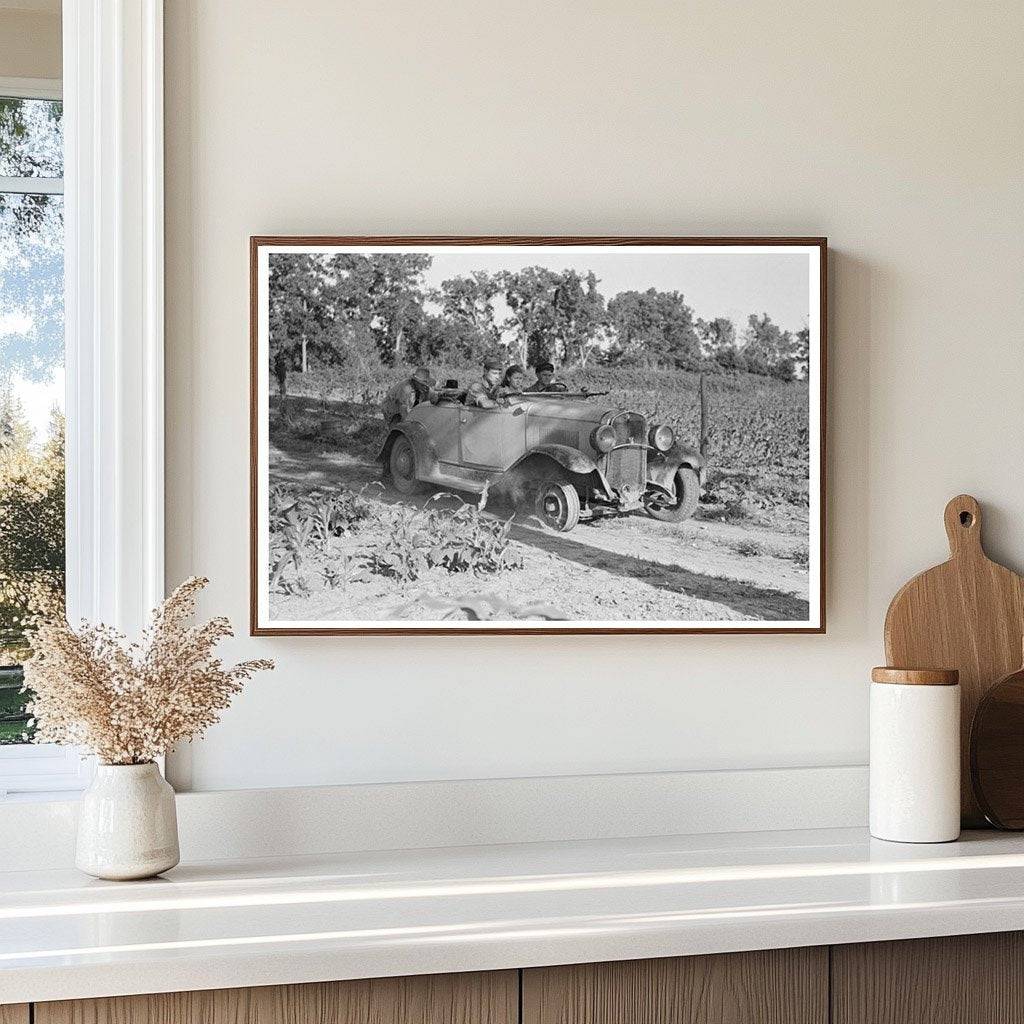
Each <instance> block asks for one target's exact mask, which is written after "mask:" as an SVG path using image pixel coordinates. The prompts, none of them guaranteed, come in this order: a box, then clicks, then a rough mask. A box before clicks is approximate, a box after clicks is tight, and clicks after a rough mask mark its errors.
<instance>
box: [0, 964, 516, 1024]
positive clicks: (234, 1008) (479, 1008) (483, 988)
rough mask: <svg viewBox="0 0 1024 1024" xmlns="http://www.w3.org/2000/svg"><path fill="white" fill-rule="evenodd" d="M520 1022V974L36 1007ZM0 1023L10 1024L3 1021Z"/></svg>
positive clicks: (195, 1023)
mask: <svg viewBox="0 0 1024 1024" xmlns="http://www.w3.org/2000/svg"><path fill="white" fill-rule="evenodd" d="M518 1017H519V985H518V972H517V971H493V972H489V973H486V974H484V973H478V974H438V975H427V976H424V977H413V978H376V979H373V980H370V981H339V982H329V983H324V984H316V985H274V986H269V987H267V988H238V989H220V990H215V991H210V992H173V993H168V994H164V995H152V996H121V997H118V998H115V999H82V1000H75V1001H68V1002H56V1003H37V1004H36V1007H35V1024H516V1022H517V1020H518ZM0 1024H7V1022H6V1021H4V1020H3V1019H2V1018H0ZM17 1024H22V1022H21V1021H18V1022H17Z"/></svg>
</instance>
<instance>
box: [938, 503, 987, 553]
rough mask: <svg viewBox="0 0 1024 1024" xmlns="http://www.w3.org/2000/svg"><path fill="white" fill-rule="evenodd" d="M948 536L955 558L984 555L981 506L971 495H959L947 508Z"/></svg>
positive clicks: (950, 550) (950, 551) (950, 549)
mask: <svg viewBox="0 0 1024 1024" xmlns="http://www.w3.org/2000/svg"><path fill="white" fill-rule="evenodd" d="M945 520H946V536H947V537H948V538H949V553H950V555H951V556H952V557H953V558H957V557H958V556H962V555H977V556H979V557H981V556H983V555H984V552H983V551H982V548H981V506H980V505H979V504H978V502H977V499H976V498H972V497H971V496H970V495H969V494H958V495H957V496H956V497H955V498H953V499H952V500H951V501H950V502H949V504H948V505H947V506H946V512H945Z"/></svg>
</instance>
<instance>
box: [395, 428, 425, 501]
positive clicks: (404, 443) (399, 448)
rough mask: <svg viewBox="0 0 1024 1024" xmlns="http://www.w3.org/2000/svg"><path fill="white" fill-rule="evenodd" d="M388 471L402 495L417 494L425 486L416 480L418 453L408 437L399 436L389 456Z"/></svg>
mask: <svg viewBox="0 0 1024 1024" xmlns="http://www.w3.org/2000/svg"><path fill="white" fill-rule="evenodd" d="M388 471H389V473H390V474H391V482H392V483H393V484H394V485H395V490H396V491H398V492H399V493H400V494H416V492H417V491H421V490H422V489H423V485H422V484H421V483H420V482H419V480H418V479H417V478H416V452H415V451H413V447H412V444H410V442H409V439H408V438H407V437H403V436H401V435H399V436H398V437H396V438H395V440H394V442H393V443H392V445H391V451H390V453H389V454H388Z"/></svg>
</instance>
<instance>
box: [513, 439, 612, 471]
mask: <svg viewBox="0 0 1024 1024" xmlns="http://www.w3.org/2000/svg"><path fill="white" fill-rule="evenodd" d="M535 455H543V456H545V457H546V458H549V459H552V460H553V461H555V462H557V463H558V464H559V465H560V466H561V467H562V468H563V469H566V470H568V471H569V472H570V473H579V474H580V475H582V476H586V475H588V474H590V473H594V472H596V471H597V463H596V462H594V460H593V459H591V458H588V457H587V456H586V455H584V454H583V452H581V451H580V450H579V448H572V447H570V446H569V445H567V444H539V445H537V447H536V448H531V449H530V450H529V451H528V452H525V453H524V454H523V455H522V456H521V457H520V458H518V459H516V461H515V462H514V463H513V464H512V465H511V466H509V469H510V470H512V469H515V468H516V466H518V465H520V464H521V463H523V462H525V461H526V460H527V459H529V458H532V457H533V456H535Z"/></svg>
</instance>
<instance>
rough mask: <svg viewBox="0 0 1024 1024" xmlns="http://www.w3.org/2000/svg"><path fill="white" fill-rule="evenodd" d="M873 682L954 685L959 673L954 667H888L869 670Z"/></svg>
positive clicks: (957, 680)
mask: <svg viewBox="0 0 1024 1024" xmlns="http://www.w3.org/2000/svg"><path fill="white" fill-rule="evenodd" d="M871 682H873V683H901V684H903V685H906V686H956V684H957V683H959V682H960V673H959V672H958V671H957V670H956V669H955V668H889V667H888V666H879V667H878V668H873V669H872V670H871Z"/></svg>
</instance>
